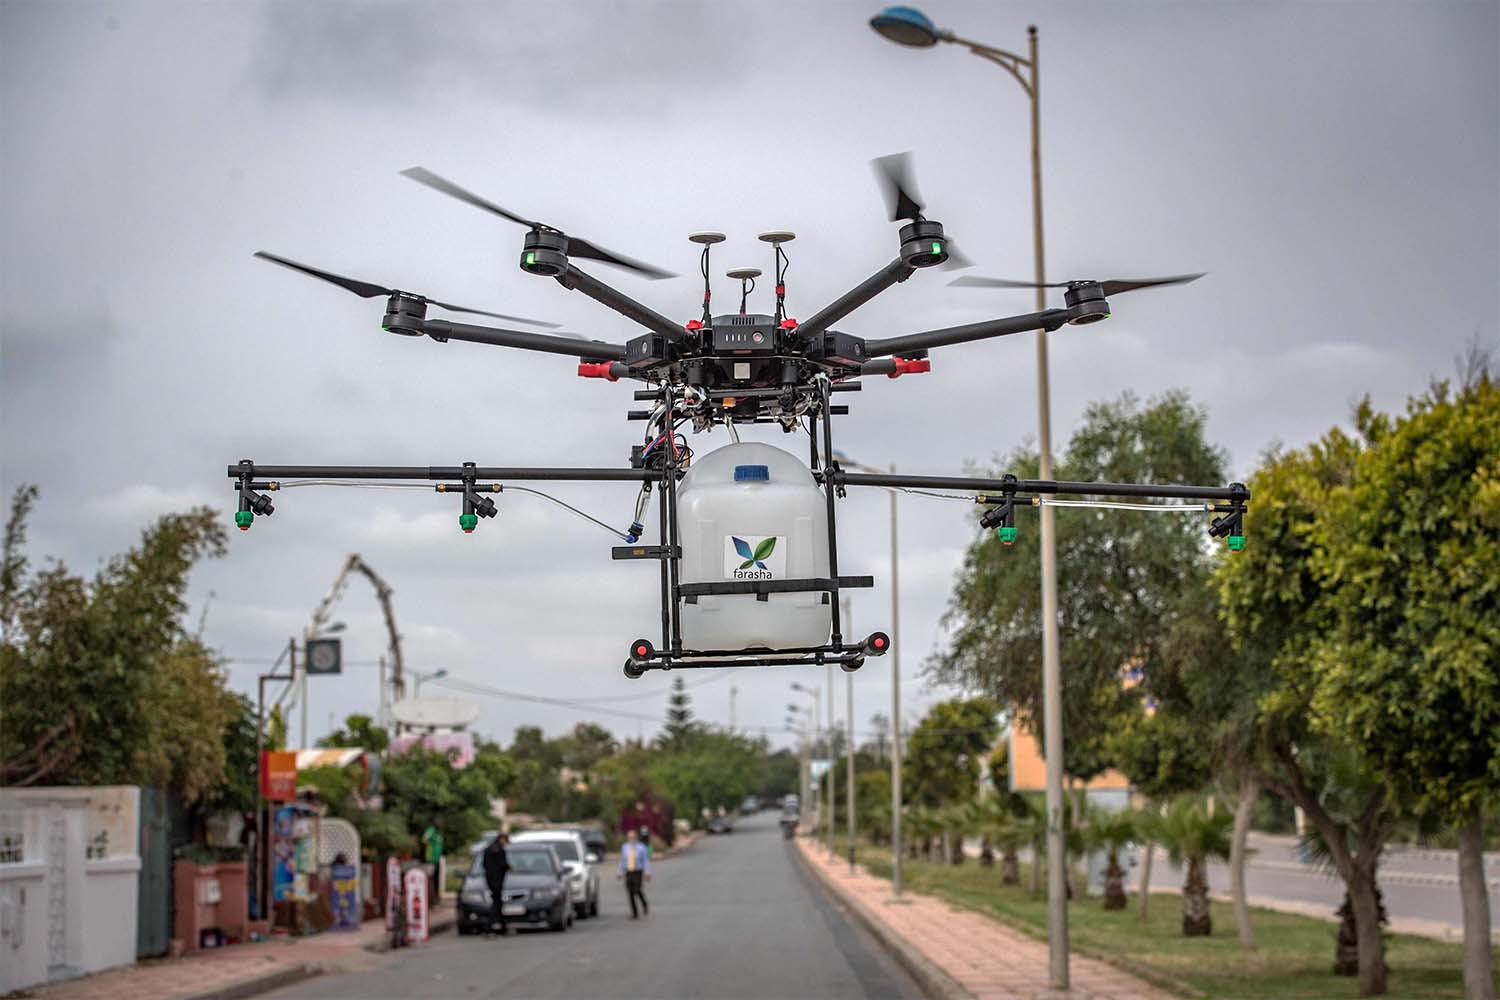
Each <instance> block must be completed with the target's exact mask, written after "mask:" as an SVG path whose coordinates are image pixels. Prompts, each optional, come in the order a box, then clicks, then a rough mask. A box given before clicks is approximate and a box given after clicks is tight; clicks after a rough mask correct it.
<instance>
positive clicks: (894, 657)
mask: <svg viewBox="0 0 1500 1000" xmlns="http://www.w3.org/2000/svg"><path fill="white" fill-rule="evenodd" d="M895 472H896V466H895V465H894V464H892V465H891V473H892V474H893V475H894V474H895ZM890 493H891V733H892V737H891V895H892V896H893V897H894V898H896V899H900V898H901V570H900V565H901V563H900V560H899V559H897V555H898V553H899V552H900V546H899V545H898V543H897V541H896V491H895V490H891V491H890Z"/></svg>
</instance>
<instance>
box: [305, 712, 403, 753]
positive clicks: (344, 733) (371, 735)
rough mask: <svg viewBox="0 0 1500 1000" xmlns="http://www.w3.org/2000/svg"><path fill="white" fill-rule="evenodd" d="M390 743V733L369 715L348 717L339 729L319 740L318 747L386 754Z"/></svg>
mask: <svg viewBox="0 0 1500 1000" xmlns="http://www.w3.org/2000/svg"><path fill="white" fill-rule="evenodd" d="M390 742H391V735H390V733H388V732H386V731H385V729H384V727H382V726H377V725H376V724H375V720H374V719H372V718H371V717H370V716H368V715H360V714H354V715H350V716H347V717H346V718H345V719H344V724H343V725H342V726H340V727H339V728H338V729H335V730H334V731H333V732H331V733H329V734H328V735H327V736H325V737H323V738H322V739H320V740H318V746H320V747H333V748H343V749H354V748H358V749H360V750H364V751H365V752H366V753H384V752H385V748H386V747H388V746H390Z"/></svg>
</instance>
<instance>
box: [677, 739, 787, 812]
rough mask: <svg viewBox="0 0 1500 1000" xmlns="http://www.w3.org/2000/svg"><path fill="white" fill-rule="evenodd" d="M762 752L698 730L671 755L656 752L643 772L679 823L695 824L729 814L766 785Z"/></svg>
mask: <svg viewBox="0 0 1500 1000" xmlns="http://www.w3.org/2000/svg"><path fill="white" fill-rule="evenodd" d="M765 761H766V746H765V742H764V741H763V740H753V739H750V738H748V737H745V736H738V735H734V734H731V733H721V732H713V731H709V730H699V731H697V732H695V733H694V734H693V735H691V736H690V737H688V738H687V740H686V742H685V743H683V744H682V745H680V746H679V747H678V748H677V749H675V751H673V752H661V753H658V754H657V755H656V759H655V760H654V761H653V762H652V763H651V765H650V767H649V769H648V772H647V773H648V775H649V777H650V779H651V781H652V783H653V784H655V785H656V786H657V787H658V788H660V789H661V790H662V792H663V793H664V794H665V795H666V796H667V798H668V800H669V801H671V803H672V804H673V805H674V806H675V807H676V810H677V816H678V818H679V819H686V820H689V821H690V822H692V823H695V824H696V823H698V822H699V820H700V818H701V816H702V811H703V810H704V809H708V810H710V811H716V810H717V809H719V808H720V807H721V806H722V807H723V808H724V809H726V810H728V811H729V812H731V813H732V812H734V811H735V810H736V809H738V808H739V804H740V800H741V799H743V798H744V797H745V796H746V795H751V794H754V793H756V792H758V791H759V790H760V789H761V788H763V787H764V786H765V781H766V775H767V771H766V766H765Z"/></svg>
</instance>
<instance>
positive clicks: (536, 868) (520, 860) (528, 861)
mask: <svg viewBox="0 0 1500 1000" xmlns="http://www.w3.org/2000/svg"><path fill="white" fill-rule="evenodd" d="M548 846H551V845H548ZM505 857H506V859H507V860H509V861H510V870H511V871H513V872H520V873H522V874H526V875H556V874H557V868H556V867H555V866H554V865H553V863H552V853H551V852H550V851H548V850H547V849H546V848H545V847H540V846H533V847H530V848H527V847H508V848H506V850H505ZM469 874H470V875H483V874H484V852H483V851H475V852H474V863H473V864H472V865H470V866H469Z"/></svg>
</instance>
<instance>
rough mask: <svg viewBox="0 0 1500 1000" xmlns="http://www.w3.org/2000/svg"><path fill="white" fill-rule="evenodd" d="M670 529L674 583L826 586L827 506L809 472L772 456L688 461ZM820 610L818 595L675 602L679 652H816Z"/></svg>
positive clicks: (744, 450) (727, 453) (722, 451)
mask: <svg viewBox="0 0 1500 1000" xmlns="http://www.w3.org/2000/svg"><path fill="white" fill-rule="evenodd" d="M677 520H678V541H679V542H680V543H681V546H682V562H681V564H680V580H681V582H682V583H719V582H723V581H736V580H808V579H817V578H824V577H827V576H828V507H827V501H826V498H825V497H824V495H823V491H822V490H821V489H819V487H818V483H817V481H816V480H815V479H813V476H812V473H811V472H809V471H808V468H807V466H806V465H804V464H803V463H802V462H801V461H800V460H798V459H797V458H796V456H794V455H792V454H791V453H790V452H786V451H783V450H782V449H780V448H773V447H771V446H770V445H768V444H759V443H756V442H745V443H743V444H731V445H726V446H725V447H723V448H719V449H718V450H716V451H711V452H709V453H708V454H706V455H704V456H703V457H701V458H696V459H694V461H693V464H692V466H691V467H690V468H689V469H688V471H687V473H686V474H685V475H684V476H683V477H682V482H681V483H680V484H679V485H678V487H677ZM827 600H828V595H826V594H823V593H819V592H808V593H785V594H765V595H756V594H705V595H700V596H698V597H697V598H683V603H682V604H680V605H679V609H680V611H681V614H682V644H683V646H684V647H685V648H687V649H697V650H711V649H712V650H719V649H722V650H732V649H747V648H752V647H756V646H764V647H768V648H771V649H786V648H794V647H805V646H820V645H822V644H824V643H826V642H827V641H828V639H829V634H830V632H831V631H832V627H833V623H832V616H831V614H830V605H829V604H828V603H826V602H827ZM688 601H692V602H693V603H688Z"/></svg>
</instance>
